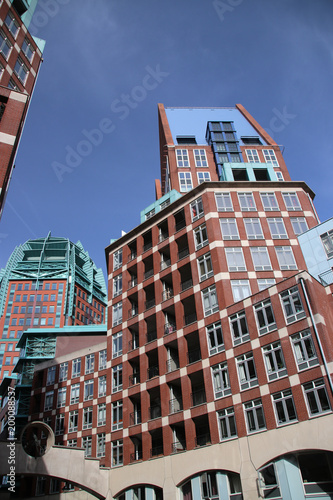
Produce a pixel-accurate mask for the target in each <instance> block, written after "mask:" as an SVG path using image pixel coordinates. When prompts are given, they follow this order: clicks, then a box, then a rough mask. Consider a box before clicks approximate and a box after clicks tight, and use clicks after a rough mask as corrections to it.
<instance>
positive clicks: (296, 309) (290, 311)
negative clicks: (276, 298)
mask: <svg viewBox="0 0 333 500" xmlns="http://www.w3.org/2000/svg"><path fill="white" fill-rule="evenodd" d="M280 298H281V302H282V306H283V311H284V315H285V317H286V322H287V323H288V324H289V323H293V322H294V321H297V320H299V319H301V318H304V317H305V316H306V314H305V311H304V308H303V304H302V301H301V296H300V294H299V291H298V288H297V286H295V287H293V288H289V289H288V290H285V291H284V292H282V293H280Z"/></svg>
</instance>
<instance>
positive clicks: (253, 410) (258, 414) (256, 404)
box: [243, 398, 266, 434]
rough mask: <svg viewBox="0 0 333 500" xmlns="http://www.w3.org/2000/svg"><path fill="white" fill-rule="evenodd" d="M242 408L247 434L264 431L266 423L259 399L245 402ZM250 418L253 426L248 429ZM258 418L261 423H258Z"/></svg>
mask: <svg viewBox="0 0 333 500" xmlns="http://www.w3.org/2000/svg"><path fill="white" fill-rule="evenodd" d="M243 407H244V413H245V420H246V427H247V431H248V433H249V434H252V433H254V432H259V431H263V430H265V429H266V421H265V414H264V408H263V404H262V401H261V398H257V399H253V400H252V401H247V402H246V403H243ZM251 417H252V421H253V424H254V427H253V428H251V427H250V425H251V424H250V418H251ZM259 418H260V420H262V423H260V421H259Z"/></svg>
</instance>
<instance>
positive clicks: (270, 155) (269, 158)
mask: <svg viewBox="0 0 333 500" xmlns="http://www.w3.org/2000/svg"><path fill="white" fill-rule="evenodd" d="M262 152H263V154H264V158H265V162H266V163H272V164H273V165H274V167H278V166H279V164H278V161H277V159H276V156H275V151H274V149H263V150H262Z"/></svg>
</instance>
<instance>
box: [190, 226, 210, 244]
mask: <svg viewBox="0 0 333 500" xmlns="http://www.w3.org/2000/svg"><path fill="white" fill-rule="evenodd" d="M205 233H206V239H204V237H205ZM193 236H194V245H195V250H200V248H203V247H204V246H206V245H208V243H209V241H208V233H207V227H206V224H201V225H200V226H198V227H196V228H195V229H194V230H193ZM198 236H200V242H198Z"/></svg>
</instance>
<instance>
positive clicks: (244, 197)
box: [238, 193, 257, 212]
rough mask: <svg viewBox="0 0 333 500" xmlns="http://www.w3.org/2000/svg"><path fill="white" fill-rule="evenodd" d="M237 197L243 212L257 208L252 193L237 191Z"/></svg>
mask: <svg viewBox="0 0 333 500" xmlns="http://www.w3.org/2000/svg"><path fill="white" fill-rule="evenodd" d="M238 199H239V204H240V207H241V210H242V211H243V212H252V211H256V210H257V208H256V204H255V202H254V197H253V194H252V193H238Z"/></svg>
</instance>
